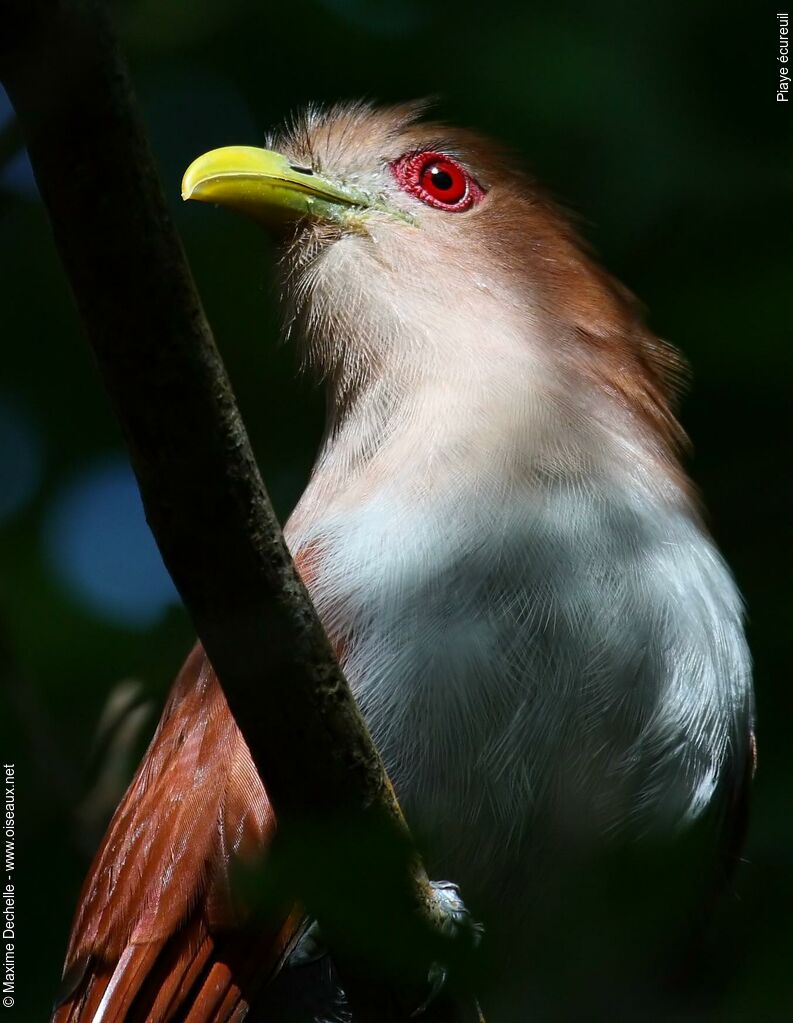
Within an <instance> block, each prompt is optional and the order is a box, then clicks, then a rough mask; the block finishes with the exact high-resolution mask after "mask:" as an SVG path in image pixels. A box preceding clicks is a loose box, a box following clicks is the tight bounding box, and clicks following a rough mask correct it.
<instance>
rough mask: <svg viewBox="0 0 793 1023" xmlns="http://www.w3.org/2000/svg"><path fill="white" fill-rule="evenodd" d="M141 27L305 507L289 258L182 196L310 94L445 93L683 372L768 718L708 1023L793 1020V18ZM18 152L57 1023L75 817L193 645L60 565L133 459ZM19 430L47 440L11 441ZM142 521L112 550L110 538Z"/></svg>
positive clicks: (1, 547)
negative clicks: (225, 151) (788, 33)
mask: <svg viewBox="0 0 793 1023" xmlns="http://www.w3.org/2000/svg"><path fill="white" fill-rule="evenodd" d="M118 16H119V24H120V27H121V31H122V35H123V37H124V40H125V44H126V46H127V49H128V52H129V55H130V59H131V62H132V67H133V73H134V78H135V81H136V85H137V88H138V91H139V96H140V99H141V102H142V105H143V107H144V111H145V115H146V118H147V122H148V124H149V127H150V130H151V135H152V140H153V144H154V148H155V150H156V153H157V155H158V158H159V160H160V163H161V168H162V175H163V180H164V182H165V187H166V190H167V192H168V195H169V196H170V198H171V200H172V208H173V213H174V216H175V217H176V219H177V221H178V224H179V227H180V230H181V232H182V235H183V237H184V241H185V245H186V247H187V250H188V253H189V256H190V259H191V261H192V265H193V268H194V271H195V275H196V278H197V280H198V284H199V287H200V291H201V294H202V296H203V299H204V302H205V305H206V309H207V312H208V315H209V319H210V321H211V323H212V325H213V327H214V329H215V332H216V336H217V339H218V342H219V344H220V346H221V349H222V351H223V354H224V356H225V358H226V361H227V364H228V367H229V370H230V373H231V376H232V379H233V381H234V383H235V386H236V388H237V393H238V397H239V401H240V404H241V407H242V411H243V415H244V417H245V420H246V422H247V424H248V427H249V430H250V433H251V435H252V439H253V442H254V446H255V448H256V451H257V454H258V457H259V459H260V462H261V465H262V468H263V471H264V475H265V478H266V480H267V481H268V485H269V487H270V489H271V491H272V494H273V497H274V500H275V502H276V505H277V508H278V510H279V512H280V513H281V514H283V515H285V514H286V513H288V511H289V508H290V506H291V504H292V502H293V501H294V499H295V498H296V496H297V495H298V494H299V492H300V489H301V487H302V484H303V481H304V479H305V476H306V473H307V471H308V467H309V466H310V463H311V459H312V453H313V450H314V447H315V445H316V443H317V439H318V435H319V430H320V427H321V419H322V404H321V398H320V397H319V396H318V395H317V394H316V393H315V392H314V391H313V390H312V388H311V387H310V385H309V383H308V382H307V381H301V380H297V379H296V377H295V358H294V353H293V352H292V351H291V350H289V349H288V348H285V347H283V346H279V345H278V341H277V335H278V330H277V313H276V309H275V302H274V291H273V285H272V272H271V266H272V259H273V251H272V248H271V245H270V243H269V241H268V240H267V239H265V238H263V237H262V235H261V234H260V232H259V231H258V230H257V228H256V227H255V226H253V225H252V224H249V223H246V222H243V221H241V220H238V219H236V218H234V217H231V216H228V215H227V214H224V213H222V212H220V211H213V210H211V209H207V208H205V207H197V208H192V207H189V208H188V207H183V206H182V205H181V203H180V201H179V182H180V178H181V173H182V171H183V169H184V168H185V167H186V165H187V164H188V163H189V161H190V160H191V159H192V158H193V157H194V156H196V155H197V154H198V153H200V152H202V151H204V150H206V149H209V148H213V147H215V146H220V145H224V144H229V143H244V144H257V143H258V142H259V141H260V139H261V138H262V133H263V132H264V130H265V129H266V128H268V127H269V126H272V125H274V124H276V123H278V122H279V121H281V120H282V119H283V118H284V116H285V115H286V114H288V113H289V112H290V111H291V110H293V109H294V108H295V107H297V106H299V105H300V104H302V103H304V102H306V101H309V100H324V101H331V100H336V99H340V98H350V97H358V96H362V95H363V96H367V97H372V98H375V99H378V100H384V101H390V100H402V99H408V98H413V97H417V96H424V95H428V94H430V95H434V96H437V97H438V98H439V101H438V110H439V113H440V114H441V115H442V116H443V117H446V118H448V119H449V120H452V121H455V122H459V123H463V124H466V125H469V126H472V127H475V128H477V129H480V130H482V131H484V132H486V133H489V134H490V135H492V136H494V137H497V138H498V139H500V140H503V141H505V142H506V143H507V144H508V145H509V146H510V147H512V149H513V150H514V152H515V154H516V159H518V160H520V161H522V162H524V163H526V164H527V165H528V166H530V167H531V168H532V169H533V170H534V171H535V172H536V174H537V175H538V176H539V177H540V178H541V179H543V180H544V181H545V182H546V183H547V184H548V185H550V186H551V188H552V190H553V191H554V192H555V194H557V195H558V196H559V197H560V198H562V199H563V200H564V201H565V202H566V203H567V205H568V206H570V207H571V208H572V209H573V210H575V211H578V212H579V213H580V214H581V215H582V216H583V217H584V218H585V220H584V230H585V234H586V235H587V236H588V238H589V239H590V240H591V241H592V243H593V245H594V246H595V248H596V250H597V251H598V252H599V253H600V255H601V256H602V259H603V261H604V262H605V263H606V264H607V265H608V266H609V267H610V268H611V270H612V271H613V272H614V273H616V274H617V275H618V276H620V277H621V278H622V279H623V280H624V281H625V282H626V283H627V284H628V285H629V286H630V287H631V289H632V290H634V291H635V292H636V293H637V294H638V295H639V296H640V298H641V299H642V300H643V301H644V302H645V303H646V304H647V306H648V307H649V309H650V313H649V319H650V322H651V324H652V326H653V327H654V329H655V330H656V331H657V332H658V333H659V334H661V335H662V336H663V337H665V338H668V339H669V340H671V341H672V342H674V343H675V344H676V345H677V346H679V347H680V348H681V349H682V351H683V352H684V353H685V355H686V357H687V358H688V360H689V361H690V363H691V365H692V367H693V373H694V384H693V387H692V389H691V390H690V393H689V394H688V396H687V397H686V399H685V402H684V408H683V418H684V422H685V425H686V427H687V428H688V430H689V432H690V434H691V436H692V439H693V442H694V450H695V456H694V458H693V462H692V471H693V474H694V476H695V478H696V480H697V482H698V483H699V485H700V486H701V488H702V490H703V491H704V495H705V498H706V502H707V506H708V510H709V522H710V523H711V527H712V529H713V531H714V533H715V535H716V537H717V539H718V541H719V542H720V544H721V546H722V547H723V549H724V551H725V553H726V555H727V557H728V560H729V561H730V563H731V564H732V566H733V568H734V570H735V572H736V575H737V577H738V580H739V583H740V585H741V588H742V590H743V593H744V594H745V596H746V600H747V605H748V612H749V634H750V639H751V643H752V646H753V650H754V656H755V660H756V667H757V694H758V705H759V722H760V725H759V744H760V769H759V773H758V776H757V781H756V785H755V799H754V810H753V817H752V826H751V832H750V836H749V842H748V846H747V849H746V859H747V864H746V865H745V867H744V869H743V870H742V872H741V875H740V877H739V879H738V881H737V884H736V892H737V894H736V895H734V896H733V897H731V898H730V899H728V900H727V901H726V903H725V905H724V906H723V907H722V911H721V915H720V919H719V925H718V933H717V937H716V951H717V957H716V967H715V972H714V988H715V990H716V992H717V993H716V995H715V996H714V1005H715V1009H713V1015H712V1016H711V1015H708V1014H705V1015H707V1018H714V1019H720V1020H745V1019H752V1020H762V1021H769V1020H782V1019H789V1018H791V1015H790V1014H791V1007H792V1006H793V994H792V992H791V987H792V986H791V982H790V979H789V976H790V957H791V954H793V943H792V942H791V936H790V933H791V932H790V919H791V917H792V916H793V894H791V893H792V892H793V887H792V886H791V884H790V876H791V870H792V869H793V852H792V851H791V850H793V834H792V833H791V812H790V771H791V754H790V735H789V729H790V722H791V721H793V695H792V692H791V687H790V685H789V679H790V657H789V646H790V641H789V636H790V622H791V611H792V610H793V609H792V608H791V592H793V591H792V590H791V587H790V584H789V575H788V574H786V573H785V571H784V569H783V567H782V557H783V554H784V553H785V552H786V551H787V548H788V546H789V535H790V534H789V531H790V522H791V518H790V507H789V505H788V504H787V503H786V499H785V496H784V485H785V483H787V482H788V480H787V477H788V475H789V471H790V470H789V464H788V459H787V458H786V456H787V454H788V450H789V442H786V441H784V436H786V435H788V436H789V433H788V431H787V430H786V427H788V428H789V419H790V415H789V391H790V384H789V381H790V371H791V344H790V342H791V338H790V330H789V324H790V313H789V308H788V305H789V294H790V281H791V278H790V271H791V259H790V171H791V150H790V117H789V116H787V115H788V110H787V109H786V108H785V107H784V106H783V105H781V104H778V103H776V102H775V90H776V68H777V65H776V45H775V44H776V19H775V16H774V9H773V8H772V7H768V8H767V10H765V9H764V7H763V5H753V6H750V5H748V4H746V5H743V9H742V10H741V9H740V8H738V9H734V10H732V11H728V10H727V8H725V6H724V5H723V4H720V3H716V2H715V0H701V2H700V3H698V4H689V3H684V2H683V0H664V2H661V0H649V2H647V3H645V4H643V5H629V4H626V3H622V2H619V0H614V2H609V3H606V2H603V0H598V2H596V3H589V4H584V3H578V4H574V3H571V2H568V0H554V2H549V0H541V2H536V3H533V4H531V5H523V4H512V3H509V2H503V3H501V4H490V5H482V4H481V3H477V4H474V3H471V2H468V0H457V2H456V3H454V4H420V3H418V0H402V2H400V0H387V2H385V0H383V2H378V3H375V2H373V0H371V2H366V0H312V2H306V3H303V4H301V5H300V7H299V9H298V8H296V7H295V6H294V5H287V4H281V5H277V4H268V5H264V4H261V3H254V2H253V0H204V2H202V3H184V2H177V0H159V2H156V3H155V2H154V0H138V2H134V3H133V2H128V3H125V4H123V5H122V6H120V7H119V10H118ZM0 161H2V165H0V289H2V306H1V307H0V308H1V310H2V328H1V329H2V339H3V348H2V351H3V361H2V375H1V376H0V401H1V402H3V403H4V404H3V408H4V409H11V410H12V412H11V413H9V415H11V418H12V419H13V420H14V423H15V424H16V425H15V426H14V430H16V431H17V432H16V433H14V430H12V431H11V433H10V434H8V433H7V435H6V437H5V440H3V439H0V472H2V471H3V469H5V471H6V473H7V476H6V479H5V480H4V479H2V478H0V490H2V492H3V493H4V494H11V493H12V490H13V491H14V493H16V490H14V486H15V485H16V483H18V482H19V479H20V478H21V477H20V476H19V475H18V474H20V473H27V475H26V476H25V479H27V478H28V477H30V481H29V483H26V484H25V486H24V487H22V486H21V484H20V486H19V487H17V489H19V490H20V493H21V496H19V497H18V498H15V499H14V500H15V504H14V506H13V507H12V508H11V509H10V510H8V509H6V506H5V504H0V513H2V514H3V516H4V518H3V520H2V523H1V525H2V530H1V532H0V633H1V634H2V647H3V649H2V664H0V670H1V671H2V674H3V686H4V691H3V707H4V715H3V718H4V722H5V725H4V729H3V731H4V758H5V759H6V760H13V761H16V763H17V775H18V828H19V831H18V843H19V845H18V869H17V875H16V881H17V886H18V914H19V925H18V942H19V943H18V992H19V1002H18V1005H17V1009H16V1012H17V1016H16V1018H17V1019H21V1020H28V1019H29V1020H40V1019H42V1018H44V1016H45V1014H46V1010H47V1006H48V1003H49V1001H50V999H51V996H52V993H53V991H54V990H55V988H56V985H57V980H58V975H59V971H60V964H61V960H62V955H63V951H64V946H65V939H66V934H67V929H68V926H69V920H70V916H71V913H72V909H73V905H74V902H75V899H76V895H77V891H78V888H79V884H80V882H81V879H82V876H83V874H84V872H85V869H86V866H87V862H88V857H89V853H90V850H89V849H87V848H86V845H87V844H90V843H87V842H86V837H85V830H84V828H83V826H82V824H81V820H82V818H80V817H79V816H78V815H77V814H76V812H75V808H76V806H77V805H78V804H79V803H80V802H81V801H82V800H84V798H85V795H86V788H87V786H88V785H89V781H90V771H91V768H90V764H91V756H90V750H91V744H92V741H93V738H94V736H95V733H96V727H97V722H98V719H99V717H100V713H101V711H102V707H103V705H104V702H105V700H106V698H107V694H108V692H109V691H110V690H111V689H112V688H113V687H114V686H115V685H116V684H117V683H118V682H119V681H120V680H122V679H125V678H129V677H134V678H136V679H140V680H141V681H142V683H143V685H144V688H145V690H146V691H147V692H148V693H150V694H151V696H152V698H153V700H154V701H155V702H156V703H157V705H158V706H159V703H160V701H161V700H162V699H163V697H164V694H165V692H166V689H167V687H168V685H169V683H170V680H171V679H172V677H173V676H174V673H175V671H176V669H177V667H178V665H179V664H180V661H181V659H182V656H183V654H184V653H185V651H186V650H187V648H188V645H189V644H190V642H191V639H192V634H191V627H190V624H189V622H188V621H187V620H186V617H185V615H184V614H183V613H182V612H181V610H180V609H178V608H177V607H174V606H171V607H170V609H166V610H164V611H163V612H162V614H160V613H159V611H158V612H157V614H155V615H154V620H153V621H149V622H148V624H140V623H138V624H137V625H134V624H129V623H128V624H126V625H124V624H120V623H119V621H118V620H117V619H116V620H112V619H109V618H108V617H107V616H105V615H103V614H102V613H101V610H102V609H101V607H100V608H99V610H98V611H97V608H96V606H93V607H91V606H89V605H87V604H85V603H84V602H82V601H81V600H80V599H79V597H78V596H77V595H75V593H74V592H72V591H70V589H69V588H68V586H67V585H66V584H65V583H64V580H63V578H62V577H60V576H59V575H58V573H57V572H56V571H55V567H54V565H53V561H52V558H51V556H50V555H49V554H48V551H49V550H50V548H49V547H48V540H47V536H48V529H49V528H50V527H49V525H48V523H50V522H51V516H52V509H53V507H54V506H55V505H57V502H58V500H59V495H62V493H63V492H64V488H67V487H68V486H69V485H70V483H71V481H73V480H74V478H75V477H76V475H77V474H79V473H80V472H81V471H82V470H83V469H84V468H85V467H86V466H91V465H95V464H97V459H103V458H106V457H108V456H113V455H114V454H119V453H121V451H122V445H121V440H120V437H119V433H118V430H117V428H116V425H115V423H114V420H113V418H112V415H111V413H110V410H109V407H108V402H107V399H106V397H105V395H104V394H103V392H102V389H101V387H100V385H99V381H98V378H97V374H96V372H95V370H94V367H93V365H92V362H91V357H90V355H89V353H88V349H87V346H86V345H85V343H84V342H83V340H82V338H81V336H80V328H79V323H78V321H77V317H76V314H75V312H74V309H73V308H72V304H71V301H70V296H69V294H68V289H67V286H66V283H65V281H64V277H63V274H62V272H61V269H60V266H59V264H58V261H57V258H56V255H55V252H54V248H53V245H52V242H51V239H50V235H49V229H48V225H47V222H46V219H45V216H44V213H43V210H42V208H41V206H40V204H39V203H38V202H37V200H36V198H35V193H34V189H33V188H32V186H31V183H30V179H29V177H28V176H27V171H26V167H25V164H24V158H23V156H21V155H20V153H19V138H18V134H17V132H16V130H15V127H14V124H13V119H11V118H7V119H6V121H5V123H4V124H2V123H0ZM122 314H123V311H122ZM2 422H3V419H2V417H0V427H2ZM20 424H22V425H21V426H20ZM19 430H23V433H24V435H25V438H27V439H26V440H25V439H24V438H23V439H22V440H17V441H15V440H14V439H13V438H14V437H19V436H20V435H19ZM8 437H11V440H9V439H8ZM3 444H5V448H4V447H3ZM26 445H27V446H26ZM9 452H10V453H9ZM15 458H16V462H15V461H14V459H15ZM34 463H35V464H34ZM15 466H16V468H14V467H15ZM20 466H22V467H23V468H20ZM9 467H10V468H9ZM24 467H26V468H24ZM12 484H13V485H14V486H12ZM9 500H10V498H9ZM114 528H115V527H114V524H113V522H108V523H107V530H106V531H105V533H103V534H102V535H101V537H100V536H98V538H97V542H98V543H100V542H101V543H110V544H112V542H113V538H114V533H113V530H114ZM119 542H121V543H122V544H123V538H120V540H119ZM149 727H150V726H149ZM143 731H144V733H146V731H147V729H144V730H143ZM145 738H146V735H145V734H144V735H142V736H140V737H138V739H137V743H136V745H137V748H138V749H139V748H140V747H141V746H142V744H143V742H144V741H145ZM132 759H133V760H134V757H133V758H132ZM131 763H132V760H129V761H128V762H127V761H125V765H126V766H125V767H124V771H123V772H122V773H124V772H125V771H128V770H129V769H130V766H129V765H130V764H131ZM94 840H95V836H94ZM704 1012H705V1011H704V1010H703V1013H704ZM705 1015H700V1016H697V1015H696V1014H694V1015H693V1016H692V1018H705Z"/></svg>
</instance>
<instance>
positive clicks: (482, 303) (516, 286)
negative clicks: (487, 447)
mask: <svg viewBox="0 0 793 1023" xmlns="http://www.w3.org/2000/svg"><path fill="white" fill-rule="evenodd" d="M422 112H423V107H422V105H421V104H412V105H404V106H399V107H391V108H378V107H374V106H371V105H369V104H365V103H353V104H346V105H341V106H337V107H333V108H331V109H327V110H318V109H313V108H311V109H309V110H307V111H306V112H304V113H302V114H301V115H299V116H298V117H296V118H295V119H294V120H293V122H292V123H291V125H289V126H288V127H287V128H286V129H284V130H283V131H281V132H279V133H276V134H274V135H272V136H270V137H269V138H268V141H267V148H266V149H258V148H254V147H247V146H243V147H239V146H232V147H227V148H223V149H216V150H212V151H211V152H208V153H206V154H205V155H203V156H201V157H199V158H198V159H197V160H195V161H194V162H193V163H192V164H191V165H190V167H189V168H188V170H187V171H186V173H185V176H184V180H183V184H182V195H183V198H185V199H198V200H201V201H204V202H209V203H216V204H219V205H223V206H229V207H231V208H234V209H236V210H239V211H241V212H243V213H245V214H247V215H249V216H252V217H254V218H256V219H257V220H259V221H261V222H262V223H264V224H265V225H266V226H267V227H268V228H269V229H271V230H274V231H275V232H276V233H277V234H278V235H279V236H280V238H281V239H282V243H283V259H282V263H281V269H282V274H281V279H282V297H283V304H284V308H285V314H286V329H287V333H288V334H296V335H297V336H298V337H299V338H300V339H301V340H302V341H303V342H304V352H305V354H306V359H307V361H308V362H309V363H311V364H313V365H314V366H316V367H317V368H318V369H319V371H320V372H321V373H322V375H323V376H324V377H325V378H326V379H327V381H328V384H329V388H330V393H331V402H330V403H329V404H330V409H331V418H332V419H333V420H334V421H335V422H336V423H337V424H338V422H340V421H341V420H342V419H343V418H344V416H345V413H347V412H349V410H350V409H351V408H353V407H356V406H360V404H361V398H362V396H367V395H368V397H369V401H368V405H369V406H371V407H374V406H375V405H377V406H378V409H377V410H376V412H375V413H373V415H374V418H375V419H376V420H377V424H378V425H377V427H376V429H377V430H379V431H380V433H381V434H382V433H383V432H384V431H385V432H388V429H389V428H387V427H386V426H385V425H384V423H385V419H386V418H388V417H389V416H391V417H392V416H393V414H394V411H395V410H398V409H399V408H400V407H402V408H403V410H404V406H405V405H408V406H410V412H409V414H410V415H411V416H412V417H413V418H414V419H415V418H416V415H415V410H416V404H417V402H418V403H421V400H422V399H421V397H420V396H422V395H423V396H424V398H425V399H426V402H427V403H428V405H427V407H426V408H425V410H424V418H425V419H426V420H427V421H430V420H433V419H434V421H435V422H436V424H437V422H438V421H439V415H438V412H439V410H440V408H441V406H442V405H443V402H444V398H443V396H444V395H445V396H448V395H450V394H455V395H456V396H457V397H458V398H460V397H461V396H462V398H461V401H459V402H458V404H457V407H456V409H455V410H454V412H453V413H451V414H450V413H449V411H448V407H447V412H446V418H447V419H449V418H455V417H459V416H461V415H462V416H465V415H473V418H474V419H476V418H477V415H479V414H481V416H482V418H483V419H484V420H486V421H487V423H488V424H489V425H490V426H492V424H493V422H494V421H496V420H500V419H503V420H505V421H509V422H510V423H513V424H514V422H515V415H512V414H511V412H515V413H516V414H517V412H519V413H520V418H521V423H522V424H523V426H524V427H525V429H528V430H529V432H531V433H532V434H533V435H534V437H535V439H536V437H537V436H539V435H540V434H543V433H544V434H546V435H548V436H550V437H552V438H554V437H555V440H552V441H551V446H553V444H556V446H557V448H558V449H559V450H560V451H562V450H566V451H568V452H569V451H570V450H572V448H573V447H575V444H573V445H571V444H570V443H569V433H570V431H569V430H567V429H566V427H569V426H571V425H572V424H574V423H575V424H577V426H576V431H574V432H578V433H579V434H580V435H581V436H582V437H583V436H584V435H585V434H586V433H591V430H592V425H593V421H602V422H604V424H605V426H604V428H605V429H611V430H612V431H613V429H614V426H615V423H616V422H617V421H618V420H620V421H621V422H623V424H625V423H627V426H626V427H625V428H626V429H627V430H628V433H630V432H631V430H633V432H634V433H636V431H637V425H636V424H637V423H638V424H639V426H638V429H639V431H640V432H641V431H644V433H645V434H646V436H647V443H648V445H649V446H651V447H652V446H654V447H655V448H657V449H658V452H659V453H661V454H662V456H663V457H666V455H669V457H670V459H671V461H674V455H673V449H674V446H675V443H676V440H677V439H678V427H677V424H676V422H675V420H674V417H673V416H672V414H671V412H670V410H669V406H668V397H669V391H670V384H671V382H672V378H673V376H674V372H675V368H676V362H675V360H674V358H673V356H672V355H671V353H670V351H669V349H667V348H666V346H664V345H663V344H662V343H661V342H659V341H658V340H657V339H656V338H654V337H653V336H652V335H651V334H650V333H649V332H648V331H647V330H646V328H645V327H644V326H643V324H642V322H641V319H640V316H639V314H638V311H637V306H636V304H635V302H634V301H633V299H632V297H631V296H630V294H629V293H628V292H627V291H626V289H624V288H623V287H622V286H621V285H620V284H618V283H617V282H616V281H615V280H613V279H612V278H611V277H610V276H609V275H608V274H607V273H605V271H603V270H602V269H601V268H600V267H599V266H598V265H597V264H596V263H595V262H594V261H593V260H592V258H591V257H590V255H589V254H588V252H587V251H586V248H585V247H584V246H583V245H582V243H581V242H580V240H579V239H578V237H577V235H576V232H575V230H574V229H573V227H572V226H571V222H570V219H569V218H568V217H567V216H565V215H564V214H563V213H562V212H561V211H560V210H559V208H558V207H557V206H556V205H555V204H554V203H553V202H551V201H550V200H549V199H548V198H547V197H546V196H545V195H544V193H543V192H542V191H541V190H540V188H539V187H538V186H537V184H536V183H535V182H534V181H533V180H532V179H531V178H529V177H528V176H527V175H525V174H523V173H521V172H520V170H518V169H515V167H514V166H513V162H512V161H511V160H510V158H509V156H508V155H506V154H505V153H504V152H503V151H502V150H501V149H500V148H499V147H498V146H496V145H495V144H494V143H492V142H490V141H488V140H487V139H483V138H481V137H480V136H478V135H476V134H474V133H473V132H469V131H464V130H460V129H457V128H450V127H447V126H444V125H441V124H436V123H431V122H425V121H423V120H422V119H421V114H422ZM373 395H376V396H377V397H376V399H373V397H372V396H373ZM480 399H481V400H480ZM433 403H434V404H433ZM452 404H454V402H452ZM497 406H500V407H497ZM505 409H506V415H505ZM369 411H371V409H370V410H369ZM367 414H368V413H367ZM527 417H528V418H527ZM560 419H561V420H562V421H563V425H564V426H565V430H563V431H561V432H560V429H559V427H560ZM528 420H531V421H530V422H528ZM631 423H632V425H631ZM436 428H437V427H436ZM518 432H520V431H518ZM524 432H525V431H524ZM480 439H481V437H480ZM582 442H583V441H582ZM516 443H517V444H519V445H521V444H524V440H523V439H522V438H521V439H517V440H516ZM501 446H503V445H501ZM524 446H525V445H524ZM534 447H536V444H535V445H534Z"/></svg>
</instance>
